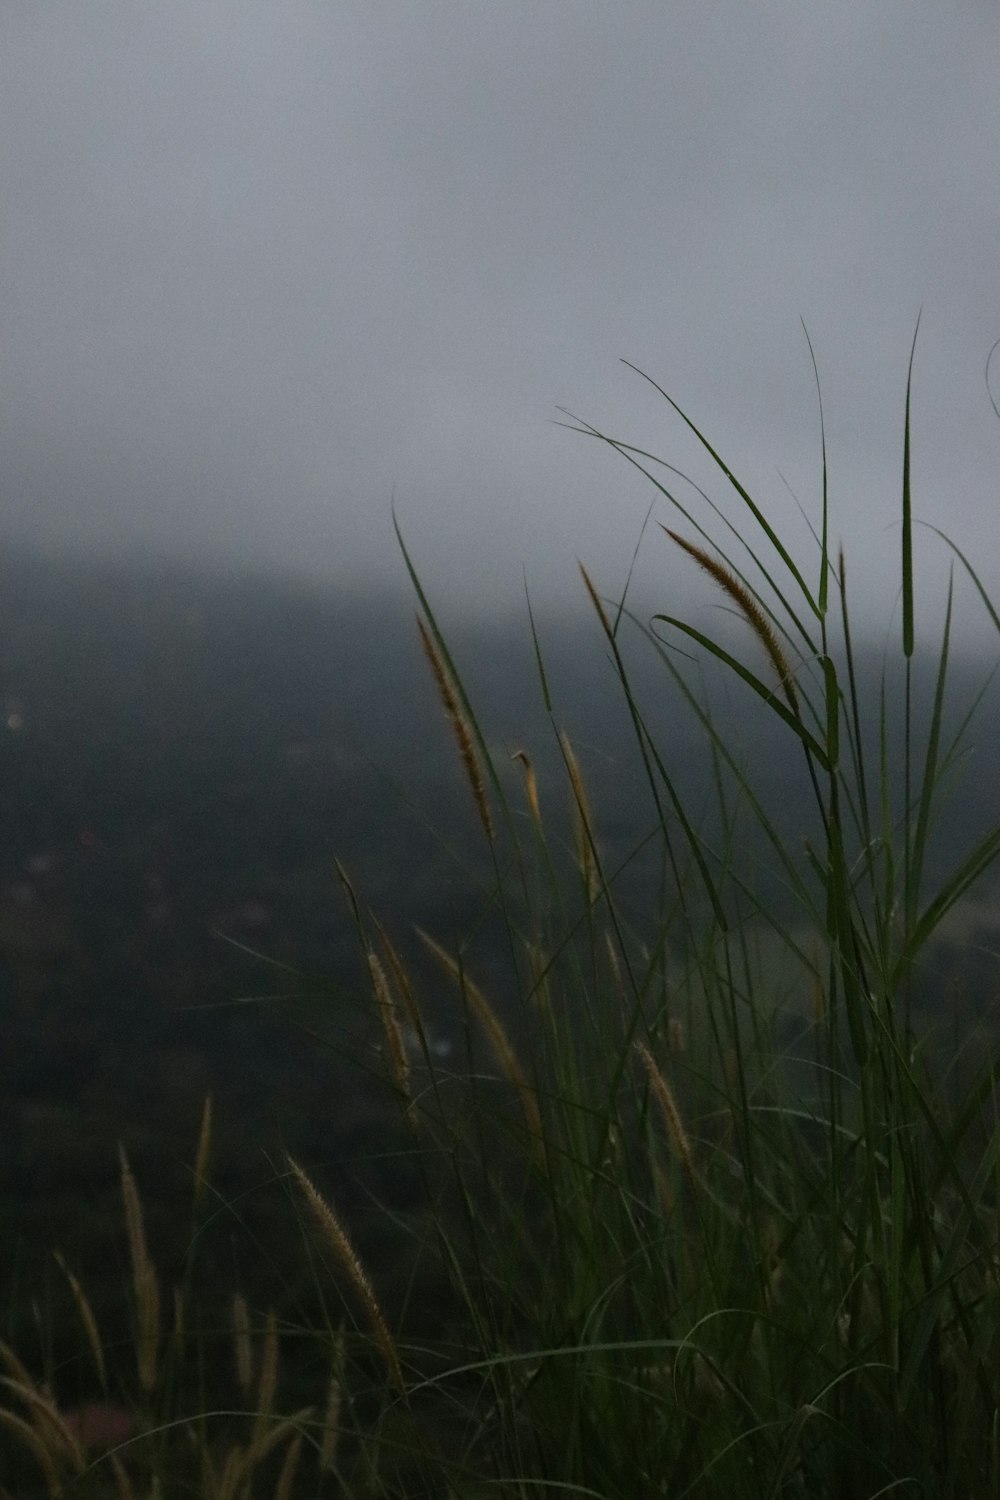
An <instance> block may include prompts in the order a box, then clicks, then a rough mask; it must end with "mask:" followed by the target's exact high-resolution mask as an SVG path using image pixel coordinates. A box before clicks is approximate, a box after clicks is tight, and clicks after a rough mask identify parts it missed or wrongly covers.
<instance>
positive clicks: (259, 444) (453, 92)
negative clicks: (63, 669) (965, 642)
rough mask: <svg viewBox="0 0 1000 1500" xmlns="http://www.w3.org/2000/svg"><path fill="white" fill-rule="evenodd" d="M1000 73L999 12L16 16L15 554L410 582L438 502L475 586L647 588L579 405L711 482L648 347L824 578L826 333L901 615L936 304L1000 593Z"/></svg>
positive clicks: (747, 7) (942, 398)
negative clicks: (911, 371)
mask: <svg viewBox="0 0 1000 1500" xmlns="http://www.w3.org/2000/svg"><path fill="white" fill-rule="evenodd" d="M998 79H1000V10H998V8H997V6H996V5H995V4H994V3H993V0H978V3H977V0H964V3H962V4H960V5H950V6H945V5H941V4H940V3H938V0H926V3H921V0H879V3H878V4H863V3H859V0H850V3H827V0H817V3H811V4H807V3H804V0H788V3H750V0H720V3H711V0H689V3H679V0H678V3H670V0H656V3H649V4H637V3H629V0H600V3H597V0H538V3H527V0H524V3H522V0H517V3H515V0H506V3H505V0H448V3H437V0H324V3H311V4H306V3H298V0H267V3H256V0H237V3H231V4H230V3H221V0H159V3H156V0H143V3H140V0H106V3H101V0H6V3H5V4H4V5H3V8H2V10H0V130H2V141H3V159H2V191H0V202H2V213H3V220H2V228H0V234H2V296H3V303H4V307H3V327H2V340H3V342H2V348H0V372H2V403H0V438H2V448H0V476H2V481H3V491H2V494H3V500H2V504H3V516H4V522H3V525H4V530H5V531H6V532H7V534H8V535H9V536H11V537H14V538H21V539H23V538H31V539H33V540H37V541H40V542H41V543H43V544H44V545H46V546H47V547H52V548H56V549H64V550H65V549H70V550H89V551H98V552H107V553H110V554H112V555H116V556H117V555H121V554H125V553H129V552H145V553H149V552H153V553H163V554H165V555H169V556H180V557H183V558H189V557H195V558H199V559H209V560H227V561H229V562H231V564H232V565H233V566H234V567H240V566H245V565H246V564H247V563H248V562H259V561H263V562H265V563H267V564H273V565H274V566H275V567H276V568H280V569H282V570H293V571H305V572H309V573H311V574H313V575H323V576H328V577H330V578H332V579H334V580H336V581H337V582H338V583H342V584H344V585H349V586H351V587H357V586H363V585H367V584H368V583H369V582H370V583H373V584H374V583H382V582H384V581H386V580H391V581H394V582H395V583H397V584H398V585H399V586H400V587H403V586H404V585H405V580H404V577H403V573H402V567H401V563H400V559H399V555H398V552H397V550H396V547H395V542H394V539H393V536H392V529H391V518H390V505H391V500H392V497H393V495H394V496H395V501H396V505H397V509H398V513H399V516H400V518H401V521H402V524H403V526H404V529H405V532H406V535H407V538H408V540H409V543H410V544H411V546H412V549H413V552H414V554H415V556H416V557H417V559H418V561H419V563H420V565H421V567H422V569H423V571H424V573H425V575H426V578H427V581H428V583H429V585H430V586H431V588H432V589H433V590H434V591H435V593H436V594H437V595H439V596H440V595H442V594H446V593H447V594H451V595H452V596H453V598H454V599H455V600H456V601H458V600H461V601H463V602H464V603H469V602H476V603H482V604H490V605H505V606H510V607H513V608H517V606H518V601H519V599H520V598H521V596H522V568H526V569H527V572H528V578H529V582H530V585H531V588H532V591H533V593H534V595H535V596H536V597H538V598H540V599H545V600H546V601H549V602H551V601H554V600H559V599H561V598H564V597H566V596H567V595H568V594H570V593H574V594H575V593H577V591H578V582H577V578H576V572H575V569H576V559H577V557H581V558H583V559H584V560H586V561H587V563H588V564H589V565H590V566H591V568H592V571H593V573H594V575H595V577H596V578H597V580H598V582H599V585H600V586H601V588H602V589H603V590H604V591H606V592H607V593H609V594H610V593H614V592H615V591H616V589H618V588H620V586H621V584H622V582H623V581H624V577H625V574H626V571H627V569H628V565H629V560H630V558H631V554H632V551H633V548H634V546H635V543H636V540H637V538H638V535H639V530H640V527H641V525H642V522H643V518H644V516H645V513H646V509H647V506H648V503H649V500H650V499H651V498H652V491H651V490H650V488H649V486H648V483H647V482H646V481H644V480H643V479H642V477H641V476H639V475H637V474H635V472H634V471H633V470H631V469H630V468H629V467H628V465H627V464H625V463H624V462H623V461H622V460H621V459H619V458H616V457H615V455H614V454H613V453H611V452H609V451H608V450H607V449H605V448H602V447H600V446H599V445H598V444H597V443H594V442H592V441H590V440H587V439H584V438H581V437H577V436H574V435H572V434H570V433H568V432H566V431H564V430H562V429H560V428H559V427H558V426H556V425H554V419H557V418H558V416H559V412H558V408H560V407H567V408H569V409H570V410H572V411H573V412H574V413H576V414H577V415H578V416H580V417H582V418H584V419H586V420H588V421H590V422H592V423H594V424H595V425H597V426H599V427H601V428H603V429H604V430H606V431H608V432H609V433H611V434H612V435H614V436H617V437H622V438H625V439H627V440H630V441H632V442H635V443H638V444H640V445H642V446H644V447H648V448H650V449H652V450H653V451H655V452H656V453H658V454H660V455H662V456H663V457H664V458H667V459H669V460H670V461H671V462H674V463H676V464H678V465H679V466H680V467H681V468H683V469H685V470H686V471H689V472H691V473H692V474H694V475H695V476H696V477H700V478H702V479H703V480H704V479H705V478H706V476H707V475H708V473H709V471H708V469H707V468H706V465H705V463H704V462H703V461H702V458H701V456H700V455H699V453H698V451H697V447H696V444H695V443H694V441H693V439H692V438H691V435H690V433H688V432H687V431H686V429H685V428H684V426H683V424H682V423H681V422H680V420H679V419H678V418H677V417H676V416H673V415H672V414H671V412H670V411H669V409H668V408H667V407H666V405H665V404H664V403H663V401H662V400H661V399H660V398H659V397H657V396H656V394H655V392H653V391H652V390H651V388H650V387H649V386H648V385H646V384H644V383H643V381H642V380H641V379H640V378H638V377H637V376H636V375H634V374H633V373H632V372H631V371H629V370H628V369H626V368H625V367H624V366H623V365H622V364H620V363H619V361H620V360H621V359H622V358H625V359H628V360H631V361H633V362H634V363H635V364H636V365H638V366H640V367H641V368H642V369H643V370H645V371H647V372H648V373H649V374H650V375H651V376H652V377H653V378H655V379H656V380H657V381H658V382H660V383H661V384H662V385H663V386H664V387H665V388H666V389H668V390H669V391H670V392H671V394H672V395H673V396H674V397H675V398H676V399H677V400H678V401H679V402H680V403H681V404H682V405H683V406H684V407H685V408H686V409H687V410H688V411H689V412H690V414H691V415H692V417H693V418H694V419H695V420H696V421H697V422H698V423H699V424H700V425H702V426H703V427H704V429H705V430H706V431H707V433H708V434H709V435H710V436H711V438H712V439H713V441H714V442H715V443H716V445H717V446H718V447H719V449H720V450H721V452H722V454H723V455H724V456H725V457H726V459H727V460H728V462H729V463H730V464H731V465H732V467H733V468H734V469H735V470H736V471H737V472H738V473H739V474H740V475H741V477H743V478H744V480H745V482H746V483H747V484H748V486H750V487H751V488H752V489H753V490H754V493H755V496H756V498H757V499H758V501H759V503H760V504H761V506H762V508H763V509H764V510H765V511H766V512H767V514H768V515H769V516H770V517H771V519H772V520H773V522H774V523H775V525H776V526H778V527H779V529H781V530H783V531H784V532H786V533H787V534H788V535H789V537H790V538H791V540H792V541H793V542H794V544H795V547H796V549H797V552H798V555H799V556H800V558H801V559H802V560H803V564H804V566H807V567H810V568H811V567H813V565H814V558H813V553H812V551H811V550H810V545H811V544H810V540H809V533H808V531H807V530H806V528H805V526H804V525H803V524H802V523H801V521H800V520H799V519H798V515H797V512H796V509H795V503H794V501H793V500H792V499H791V498H790V495H789V492H788V490H787V489H786V488H785V485H784V483H783V481H782V478H781V477H780V475H779V470H780V473H781V475H783V476H784V478H785V480H787V481H788V484H789V485H790V486H791V487H792V489H793V490H794V491H795V493H796V494H797V495H798V497H799V499H800V500H801V502H802V504H803V506H804V507H805V508H806V510H807V511H808V512H809V513H810V515H812V516H813V517H817V516H818V501H819V494H820V463H819V439H818V421H817V412H816V400H815V392H814V389H813V385H812V373H811V366H810V363H809V356H808V350H807V348H806V345H805V340H804V337H803V334H802V329H801V325H800V321H799V320H800V318H802V319H804V320H805V322H806V324H807V325H808V328H809V331H810V334H811V336H812V339H813V342H814V345H815V349H816V355H817V359H818V362H819V367H820V374H821V378H822V384H823V393H824V400H825V409H826V416H827V432H828V439H829V446H830V463H831V483H832V494H833V502H834V520H833V529H834V534H835V536H843V537H844V539H845V541H846V543H847V548H848V556H849V558H851V559H852V560H853V565H854V567H853V575H852V576H853V577H854V578H855V579H857V591H858V594H859V595H860V596H861V597H862V598H863V599H864V601H865V603H866V604H868V605H870V606H871V608H872V609H873V610H874V612H875V613H874V615H873V618H875V617H878V618H879V619H882V618H884V616H885V613H886V611H888V610H891V608H892V600H893V596H894V593H895V589H896V574H895V559H896V552H897V549H898V536H899V532H898V526H897V525H896V524H895V522H896V518H897V516H898V508H899V494H900V468H901V451H902V417H903V398H904V390H905V379H906V362H907V358H908V354H909V345H910V341H911V338H912V334H913V330H914V326H915V321H916V318H917V314H918V311H919V310H920V308H921V307H922V308H923V321H922V324H921V332H920V339H919V343H918V350H917V360H916V371H915V395H914V433H915V438H914V494H915V510H916V512H917V514H918V515H921V516H924V517H926V518H927V519H929V520H931V521H933V522H935V523H938V524H941V525H944V526H946V527H947V528H948V529H949V530H950V531H951V533H952V534H953V535H954V537H955V540H956V541H957V542H958V543H959V544H960V545H962V546H963V547H966V548H968V549H969V551H970V553H971V554H973V555H974V556H975V558H976V559H977V560H978V562H979V564H980V565H981V566H982V569H983V575H984V581H986V582H987V583H989V584H991V585H992V586H993V587H994V588H995V589H996V590H997V591H998V592H1000V545H998V543H997V537H998V535H1000V528H998V525H997V476H998V474H1000V422H998V421H997V419H996V417H995V416H994V414H993V412H992V410H991V407H990V402H989V397H988V394H987V389H986V384H985V381H984V367H985V364H986V359H987V355H988V353H989V350H990V346H991V345H992V344H993V342H994V340H996V339H997V338H998V337H1000V194H998V191H997V187H996V184H997V170H998V169H997V164H998V162H1000V86H998ZM994 376H995V378H994V382H993V388H994V393H995V394H997V395H998V397H1000V360H998V361H997V363H996V365H995V367H994ZM678 493H679V494H683V493H684V492H683V490H679V491H678ZM711 493H712V495H713V498H715V499H716V500H718V501H719V502H720V503H722V504H723V505H724V506H725V508H726V512H727V514H728V515H730V516H731V517H732V518H733V519H734V520H735V521H736V522H737V523H738V524H739V525H740V526H741V527H743V525H744V520H743V515H742V513H741V512H740V511H739V508H738V504H737V502H736V500H735V497H734V496H733V495H732V493H731V492H729V491H727V489H726V487H725V485H724V484H722V483H719V482H718V481H716V480H714V481H712V490H711ZM655 514H656V518H658V519H660V520H663V521H664V522H668V523H670V524H675V523H676V519H677V518H676V516H672V515H671V512H670V509H669V507H668V505H667V503H666V502H661V503H660V505H659V507H658V509H657V511H656V513H655ZM682 529H685V530H689V529H690V528H688V527H687V526H684V527H682ZM924 550H925V552H926V553H927V557H928V564H929V567H930V571H931V572H932V573H939V572H940V570H941V568H942V567H944V566H945V565H946V564H945V558H944V554H943V553H942V552H941V551H940V548H938V549H937V550H934V549H930V548H929V547H928V546H927V545H926V544H925V545H924ZM689 574H690V564H689V563H688V562H687V560H685V559H683V558H682V557H680V556H679V555H677V554H676V553H674V552H672V551H671V547H670V544H669V543H668V542H667V541H666V539H665V538H664V537H663V535H662V533H661V532H659V530H658V529H657V530H655V532H651V533H650V534H649V535H648V536H647V539H646V543H645V547H644V552H643V561H642V563H641V567H640V578H641V581H642V583H643V587H644V588H645V589H646V590H648V591H649V593H650V597H651V598H655V597H656V596H658V591H661V592H662V593H663V599H662V603H663V605H664V607H671V606H672V605H673V604H674V603H675V602H676V594H677V590H678V588H680V587H682V584H681V582H680V580H681V579H682V578H687V577H688V576H689ZM704 582H705V581H704V580H702V581H701V582H700V583H699V585H698V586H699V587H701V586H702V584H703V583H704Z"/></svg>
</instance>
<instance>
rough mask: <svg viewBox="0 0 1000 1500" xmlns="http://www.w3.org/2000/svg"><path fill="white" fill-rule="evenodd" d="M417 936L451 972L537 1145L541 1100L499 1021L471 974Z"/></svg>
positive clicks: (430, 941) (430, 940) (431, 941)
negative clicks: (519, 1102) (510, 1088)
mask: <svg viewBox="0 0 1000 1500" xmlns="http://www.w3.org/2000/svg"><path fill="white" fill-rule="evenodd" d="M417 932H418V934H419V936H420V938H421V940H422V941H423V942H424V943H425V944H426V945H427V947H428V948H429V950H430V951H431V953H433V954H434V957H435V958H436V959H437V960H438V962H439V963H440V964H441V965H442V966H443V967H444V968H445V969H446V970H447V971H448V973H449V974H450V975H451V977H452V978H453V979H454V980H455V982H456V984H458V986H459V988H460V989H461V991H462V993H463V995H464V996H465V998H466V1000H467V1001H468V1003H469V1008H470V1010H471V1011H472V1012H473V1014H474V1015H475V1017H476V1019H477V1020H478V1021H479V1022H480V1024H481V1026H482V1028H483V1030H484V1031H485V1032H486V1035H487V1036H488V1037H489V1039H490V1045H491V1046H492V1048H493V1051H494V1054H495V1056H496V1059H497V1062H498V1063H499V1064H500V1068H501V1071H502V1072H503V1073H504V1075H505V1076H506V1078H507V1079H508V1080H509V1082H511V1083H512V1084H513V1085H514V1087H515V1088H516V1089H517V1092H518V1094H519V1096H520V1099H521V1108H522V1109H523V1111H524V1118H525V1121H526V1122H527V1125H528V1129H529V1130H530V1132H531V1135H532V1137H533V1139H534V1142H535V1144H536V1145H537V1144H538V1143H540V1142H541V1140H542V1117H541V1114H540V1113H539V1109H538V1099H537V1097H536V1095H535V1090H534V1089H533V1088H532V1086H531V1084H530V1083H529V1082H528V1077H527V1074H526V1073H525V1071H524V1069H523V1068H522V1067H521V1063H520V1061H519V1059H518V1056H517V1053H516V1052H515V1051H514V1048H513V1046H512V1044H511V1040H510V1038H509V1037H508V1035H507V1032H506V1031H505V1029H504V1026H503V1023H502V1021H501V1020H500V1017H499V1016H498V1015H497V1013H496V1011H495V1010H494V1009H493V1006H492V1005H491V1004H490V1002H489V1000H488V999H487V998H486V996H485V995H484V994H483V992H482V990H481V989H480V988H479V986H478V985H477V984H475V983H474V982H473V981H472V980H471V979H470V978H469V976H468V974H467V973H466V972H465V970H464V969H463V968H462V967H461V966H460V965H459V964H458V963H457V962H456V960H455V959H454V958H452V956H451V954H450V953H448V952H447V950H446V949H444V948H442V947H441V945H440V944H439V943H436V942H435V941H434V939H433V938H432V937H429V936H428V934H427V933H426V932H423V931H422V930H421V929H420V928H419V927H418V928H417Z"/></svg>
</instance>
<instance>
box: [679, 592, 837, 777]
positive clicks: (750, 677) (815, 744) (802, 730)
mask: <svg viewBox="0 0 1000 1500" xmlns="http://www.w3.org/2000/svg"><path fill="white" fill-rule="evenodd" d="M653 619H654V620H662V621H663V623H664V624H665V625H673V626H674V627H675V628H676V629H677V630H680V631H682V632H683V633H684V635H686V636H689V637H690V639H691V640H693V641H696V642H697V643H698V645H699V646H703V647H704V649H705V650H706V651H710V652H711V654H712V655H713V656H714V657H715V658H716V660H718V661H721V662H722V664H723V665H724V666H726V667H728V668H729V670H730V671H731V672H735V673H736V675H737V677H742V679H743V681H744V682H745V683H746V684H747V686H748V687H752V688H753V690H754V692H755V693H756V694H757V696H758V697H759V698H762V699H763V700H764V702H765V703H766V704H767V706H768V708H770V709H771V710H772V712H774V713H776V714H777V715H778V718H779V719H782V720H784V722H785V723H786V724H787V725H788V727H789V729H792V730H794V732H795V733H796V734H797V735H798V737H799V739H800V740H801V741H802V743H803V744H804V745H805V747H806V749H807V750H808V751H809V753H810V754H811V755H814V756H815V757H816V759H817V761H818V762H819V764H820V765H821V766H822V767H823V770H824V771H829V770H831V764H830V757H829V756H828V755H827V753H826V751H825V750H824V749H823V746H822V745H821V744H820V742H819V740H817V739H816V738H815V737H814V736H813V735H811V734H810V733H809V731H808V729H807V728H806V726H805V725H804V724H803V722H802V720H801V719H797V718H796V717H795V715H794V714H793V713H792V712H791V711H790V710H789V709H787V708H786V707H785V705H784V704H783V703H782V702H781V700H780V698H778V697H776V695H775V693H774V690H773V688H769V687H768V686H767V684H766V683H764V682H761V680H760V678H759V677H757V676H756V675H755V673H753V672H751V671H750V669H749V667H745V666H744V665H743V663H742V662H740V661H737V660H736V657H735V656H730V654H729V652H728V651H724V650H723V648H722V647H721V646H720V645H718V643H717V642H716V641H713V640H712V639H711V637H709V636H707V635H704V634H703V633H702V632H701V631H700V630H696V629H695V628H694V626H693V625H688V624H686V623H685V622H684V621H683V620H678V619H677V618H676V617H675V616H673V615H654V616H653Z"/></svg>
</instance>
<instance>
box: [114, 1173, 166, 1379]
mask: <svg viewBox="0 0 1000 1500" xmlns="http://www.w3.org/2000/svg"><path fill="white" fill-rule="evenodd" d="M118 1155H119V1159H120V1162H121V1183H122V1199H123V1201H124V1204H125V1223H126V1227H127V1229H128V1246H129V1255H130V1257H131V1261H132V1290H133V1294H134V1297H135V1317H136V1360H137V1366H138V1374H139V1384H140V1385H141V1386H142V1389H143V1390H144V1391H146V1392H147V1393H148V1392H149V1391H151V1390H152V1389H153V1386H154V1385H155V1384H156V1372H157V1359H158V1355H159V1348H160V1283H159V1278H158V1277H157V1274H156V1267H155V1266H154V1265H153V1262H152V1260H151V1259H150V1255H149V1250H148V1248H147V1246H146V1229H145V1224H144V1222H143V1215H142V1203H141V1202H140V1199H139V1190H138V1188H137V1187H136V1185H135V1178H134V1177H133V1175H132V1168H131V1167H130V1166H129V1161H128V1157H127V1156H126V1154H125V1148H124V1146H121V1145H119V1147H118Z"/></svg>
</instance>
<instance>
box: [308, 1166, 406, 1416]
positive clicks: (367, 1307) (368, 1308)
mask: <svg viewBox="0 0 1000 1500" xmlns="http://www.w3.org/2000/svg"><path fill="white" fill-rule="evenodd" d="M287 1161H288V1166H289V1168H290V1170H291V1173H292V1176H293V1177H294V1178H295V1181H296V1182H297V1184H298V1186H299V1190H300V1191H301V1193H302V1196H303V1198H304V1199H305V1201H306V1204H307V1205H308V1207H309V1210H310V1212H311V1214H312V1216H313V1218H314V1219H315V1221H316V1223H317V1224H318V1225H319V1228H320V1229H321V1230H322V1232H323V1236H324V1238H325V1239H326V1242H327V1244H328V1245H329V1247H330V1249H331V1250H332V1251H333V1253H334V1255H335V1256H336V1258H337V1260H338V1261H339V1262H340V1267H341V1270H342V1271H343V1272H344V1274H345V1275H346V1277H347V1279H348V1281H349V1282H350V1283H351V1286H352V1288H353V1289H354V1294H355V1296H356V1297H357V1299H358V1301H359V1302H360V1304H361V1306H362V1308H363V1309H364V1313H365V1316H366V1317H367V1319H368V1323H369V1326H370V1328H371V1331H372V1334H373V1336H374V1339H375V1342H376V1343H377V1344H378V1346H379V1349H380V1350H381V1351H382V1356H383V1358H384V1360H385V1363H386V1366H387V1368H388V1371H389V1374H390V1376H391V1378H392V1382H393V1384H394V1385H395V1387H396V1389H397V1390H398V1391H399V1392H400V1394H401V1395H402V1394H403V1392H404V1390H405V1383H404V1381H403V1369H402V1366H401V1364H400V1362H399V1353H398V1351H397V1349H396V1345H395V1342H394V1340H393V1337H392V1334H391V1333H390V1332H389V1325H388V1324H387V1323H386V1321H385V1318H384V1317H383V1315H382V1309H381V1308H380V1307H379V1305H378V1301H377V1299H376V1296H375V1293H374V1291H373V1290H372V1284H371V1282H370V1281H369V1280H368V1277H367V1275H366V1273H365V1270H364V1267H363V1266H362V1264H361V1262H360V1260H359V1259H358V1256H357V1252H356V1251H355V1249H354V1246H353V1245H352V1244H351V1242H350V1240H349V1238H348V1236H347V1231H346V1230H345V1229H344V1227H343V1225H342V1224H341V1222H340V1220H339V1219H338V1218H337V1215H336V1214H335V1213H334V1211H333V1209H332V1208H331V1207H330V1205H329V1204H328V1203H327V1202H326V1200H325V1199H324V1198H323V1197H322V1195H321V1194H320V1192H319V1190H318V1189H317V1188H316V1187H315V1186H314V1184H313V1183H312V1182H311V1181H310V1179H309V1177H308V1176H307V1175H306V1173H305V1172H304V1170H303V1169H302V1167H300V1166H299V1164H298V1162H297V1161H295V1160H294V1158H293V1157H291V1156H289V1157H287Z"/></svg>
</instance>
